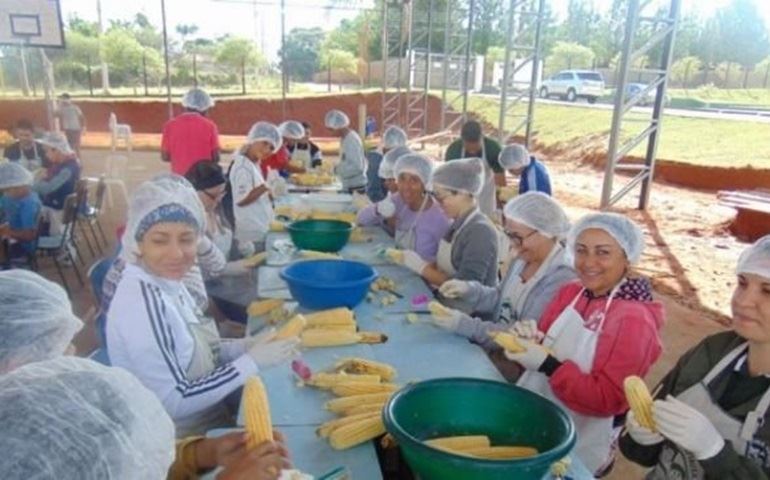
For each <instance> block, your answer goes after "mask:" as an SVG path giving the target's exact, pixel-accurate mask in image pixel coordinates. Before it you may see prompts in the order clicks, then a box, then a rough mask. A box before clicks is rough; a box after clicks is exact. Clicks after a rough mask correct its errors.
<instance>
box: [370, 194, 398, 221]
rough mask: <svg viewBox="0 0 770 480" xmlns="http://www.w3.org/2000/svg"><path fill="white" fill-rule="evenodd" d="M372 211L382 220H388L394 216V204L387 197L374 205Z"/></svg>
mask: <svg viewBox="0 0 770 480" xmlns="http://www.w3.org/2000/svg"><path fill="white" fill-rule="evenodd" d="M374 211H375V212H377V215H379V216H381V217H383V218H390V217H392V216H393V215H395V214H396V204H395V203H393V200H391V199H390V197H389V196H388V197H385V198H384V199H383V200H380V201H379V202H377V203H376V204H375V205H374Z"/></svg>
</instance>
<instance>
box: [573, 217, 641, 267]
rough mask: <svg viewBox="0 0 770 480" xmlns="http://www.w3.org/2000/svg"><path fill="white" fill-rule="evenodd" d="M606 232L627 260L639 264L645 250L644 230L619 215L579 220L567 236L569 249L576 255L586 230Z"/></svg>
mask: <svg viewBox="0 0 770 480" xmlns="http://www.w3.org/2000/svg"><path fill="white" fill-rule="evenodd" d="M594 228H595V229H598V230H604V231H605V232H607V233H608V234H609V235H610V236H611V237H612V238H614V239H615V241H616V242H618V244H619V245H620V248H622V249H623V251H624V252H626V258H628V261H629V262H631V263H632V264H635V263H637V262H639V260H640V259H641V258H642V250H644V234H642V229H641V228H639V226H638V225H637V224H636V223H634V222H633V221H632V220H631V219H629V218H628V217H626V216H624V215H620V214H617V213H607V212H603V213H592V214H589V215H586V216H584V217H582V218H581V219H580V220H578V221H577V222H576V223H575V225H574V226H573V227H572V229H571V230H570V231H569V234H568V235H567V248H568V250H569V253H570V254H573V255H574V252H575V243H576V242H577V238H578V237H579V236H580V234H581V233H583V232H584V231H585V230H589V229H594Z"/></svg>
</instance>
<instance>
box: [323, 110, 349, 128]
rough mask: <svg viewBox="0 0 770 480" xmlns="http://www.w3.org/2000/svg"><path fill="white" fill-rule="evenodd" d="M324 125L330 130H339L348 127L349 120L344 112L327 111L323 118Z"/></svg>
mask: <svg viewBox="0 0 770 480" xmlns="http://www.w3.org/2000/svg"><path fill="white" fill-rule="evenodd" d="M324 125H326V128H329V129H331V130H339V129H341V128H345V127H347V126H348V125H350V119H349V118H348V116H347V115H345V112H341V111H339V110H329V111H328V112H326V116H325V117H324Z"/></svg>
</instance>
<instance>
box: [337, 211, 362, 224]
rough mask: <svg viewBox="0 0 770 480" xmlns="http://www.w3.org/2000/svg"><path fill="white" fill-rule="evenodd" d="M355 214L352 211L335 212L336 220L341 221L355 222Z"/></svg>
mask: <svg viewBox="0 0 770 480" xmlns="http://www.w3.org/2000/svg"><path fill="white" fill-rule="evenodd" d="M356 217H357V215H356V214H355V213H353V212H340V213H338V214H337V220H339V221H341V222H348V223H356Z"/></svg>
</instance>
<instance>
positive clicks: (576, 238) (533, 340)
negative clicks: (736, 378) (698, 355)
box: [504, 213, 664, 476]
mask: <svg viewBox="0 0 770 480" xmlns="http://www.w3.org/2000/svg"><path fill="white" fill-rule="evenodd" d="M643 247H644V237H643V235H642V232H641V230H640V229H639V227H638V226H637V225H636V224H635V223H633V222H632V221H631V220H629V219H628V218H626V217H624V216H622V215H618V214H614V213H596V214H590V215H586V216H584V217H583V218H581V219H580V220H578V222H577V223H576V224H575V225H574V226H573V227H572V229H571V230H570V232H569V235H568V236H567V250H568V252H569V254H570V255H571V256H573V258H574V265H575V271H576V272H577V275H578V278H579V281H578V282H573V283H568V284H566V285H565V286H563V287H562V288H561V289H559V291H558V292H557V293H556V296H555V297H554V299H553V300H552V301H551V303H549V304H548V306H547V307H546V309H545V311H544V312H543V315H542V316H541V317H540V319H539V321H537V322H535V321H534V320H529V319H528V320H523V321H521V322H517V323H516V324H514V326H513V330H514V332H515V333H517V334H518V335H519V337H521V338H520V341H521V344H522V346H523V348H524V351H523V352H521V353H512V352H508V351H505V352H504V353H505V356H506V357H507V358H508V359H509V360H511V361H514V362H517V363H518V364H519V365H520V366H522V367H523V368H524V369H525V370H526V371H525V372H524V374H523V375H522V376H521V378H520V379H519V380H518V382H517V385H518V386H520V387H523V388H526V389H529V390H532V391H534V392H536V393H539V394H541V395H543V396H545V397H546V398H549V399H551V400H553V401H555V402H556V403H558V404H559V405H562V406H563V407H565V408H566V409H567V411H568V412H569V413H570V414H571V416H572V419H573V420H574V421H575V426H576V428H577V437H578V440H577V445H576V447H575V453H576V455H577V456H578V458H580V460H582V462H583V463H584V464H585V466H586V467H587V468H588V470H589V471H591V472H594V474H595V475H596V476H601V475H602V474H604V473H605V472H606V471H608V469H609V468H611V466H612V464H613V462H614V451H613V449H612V445H613V443H614V441H615V439H616V434H617V430H616V429H615V428H614V427H613V419H614V417H615V416H617V415H622V414H624V413H625V412H626V410H628V403H627V402H626V398H625V394H624V392H623V380H624V379H625V378H626V377H628V376H630V375H638V376H640V377H641V376H644V375H646V374H647V372H648V371H649V369H650V367H651V366H652V364H653V363H655V361H656V360H657V359H658V357H659V356H660V353H661V350H662V348H661V341H660V333H659V332H660V328H661V327H662V325H663V318H664V317H663V306H662V305H661V304H660V303H659V302H657V301H655V300H654V299H653V298H652V286H651V285H650V282H649V280H647V279H646V278H643V277H638V276H635V275H634V274H632V272H631V266H632V265H634V264H636V263H637V262H639V259H640V258H641V255H642V249H643Z"/></svg>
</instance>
